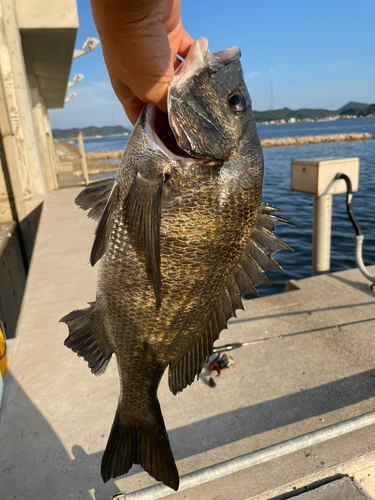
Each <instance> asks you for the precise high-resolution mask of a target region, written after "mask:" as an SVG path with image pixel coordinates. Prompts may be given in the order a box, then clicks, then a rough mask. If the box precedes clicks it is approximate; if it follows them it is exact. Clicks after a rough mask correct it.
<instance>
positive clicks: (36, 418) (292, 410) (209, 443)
mask: <svg viewBox="0 0 375 500" xmlns="http://www.w3.org/2000/svg"><path fill="white" fill-rule="evenodd" d="M6 382H7V383H6V393H5V397H4V401H5V403H6V404H5V408H3V409H2V410H1V412H0V417H1V418H0V448H1V449H2V450H5V453H4V454H2V455H1V456H0V491H1V492H2V494H4V498H18V496H20V497H21V496H22V494H23V493H24V492H25V491H27V497H28V498H31V499H33V498H58V499H59V500H67V499H71V498H74V499H75V500H81V499H82V500H88V499H90V500H94V499H95V500H108V498H111V497H112V496H113V495H114V494H115V493H117V492H118V488H117V487H116V485H115V483H114V482H113V481H110V482H108V483H107V484H103V482H102V480H101V477H100V462H101V458H102V454H103V452H102V451H101V452H98V453H92V454H87V453H86V452H85V451H84V450H83V448H82V447H81V446H79V445H75V446H73V447H72V450H71V452H72V455H73V457H74V458H71V456H70V455H69V453H68V451H67V450H66V449H65V447H64V446H63V444H62V442H61V441H60V439H59V437H58V435H57V434H56V432H55V431H54V430H53V428H52V427H51V425H50V424H49V423H48V421H47V420H46V418H45V417H44V416H43V415H42V414H41V413H40V412H39V410H38V409H37V408H36V406H35V405H34V404H33V403H32V401H30V399H29V398H28V396H27V395H26V394H25V392H24V391H23V389H22V388H21V387H20V386H19V384H18V383H17V381H16V380H15V379H14V378H13V377H12V374H11V373H8V375H7V380H6ZM374 394H375V370H369V371H366V372H362V373H359V374H356V375H353V376H350V377H346V378H343V379H340V380H337V381H334V382H330V383H328V384H324V385H321V386H319V387H314V388H312V389H308V390H304V391H300V392H297V393H294V394H290V395H287V396H283V397H280V398H276V399H273V400H270V401H265V402H262V403H259V404H256V405H252V406H248V407H245V408H239V409H236V410H233V411H229V412H224V413H222V414H220V415H216V416H213V417H209V418H207V419H204V420H201V421H199V422H195V423H193V424H189V425H186V426H184V427H180V428H177V429H172V430H171V431H169V437H170V440H171V445H172V449H173V450H174V454H175V458H176V460H181V459H184V458H187V457H190V456H194V455H197V454H199V453H204V452H205V451H208V450H212V449H215V448H219V447H221V446H223V445H227V444H230V443H235V442H236V441H238V440H241V439H244V438H247V437H250V436H253V435H256V434H261V433H264V432H267V431H270V430H273V429H276V428H280V427H283V426H287V425H290V424H293V423H296V422H299V421H302V420H305V419H308V418H311V417H314V416H320V415H323V414H325V413H327V412H332V411H334V410H337V409H340V408H344V407H346V406H350V405H353V404H356V403H359V402H361V401H363V400H366V399H369V398H372V397H374ZM52 411H57V412H58V409H51V412H52ZM25 415H26V416H27V418H25ZM67 425H68V426H71V425H72V423H71V422H67ZM323 425H324V424H323ZM321 426H322V425H321ZM317 427H319V426H317ZM202 437H203V439H202ZM141 471H142V469H141V468H140V467H139V466H136V467H133V469H132V470H131V471H130V472H129V473H128V476H130V475H134V474H137V473H139V472H141ZM17 495H18V496H17Z"/></svg>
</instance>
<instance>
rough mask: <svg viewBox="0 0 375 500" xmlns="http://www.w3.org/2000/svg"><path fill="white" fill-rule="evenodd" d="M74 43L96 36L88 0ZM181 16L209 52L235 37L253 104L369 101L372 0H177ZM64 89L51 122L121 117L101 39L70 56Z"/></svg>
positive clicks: (374, 96) (372, 98) (374, 72)
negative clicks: (66, 98)
mask: <svg viewBox="0 0 375 500" xmlns="http://www.w3.org/2000/svg"><path fill="white" fill-rule="evenodd" d="M77 6H78V14H79V21H80V28H79V30H78V35H77V40H76V48H80V47H81V46H82V44H83V42H84V41H85V40H86V38H87V37H88V36H94V37H98V34H97V31H96V29H95V25H94V23H93V20H92V17H91V11H90V3H89V0H77ZM181 12H182V21H183V24H184V27H185V29H186V30H187V31H188V32H189V33H190V35H191V36H192V37H193V38H198V37H199V36H205V37H206V38H208V40H209V48H210V50H211V52H215V51H218V50H222V49H224V48H227V47H229V46H231V45H238V46H239V47H240V48H241V51H242V66H243V70H244V74H245V78H246V83H247V86H248V88H249V91H250V95H251V96H252V100H253V108H254V109H255V110H258V111H262V110H266V109H269V108H270V86H271V84H272V85H273V87H274V107H275V109H278V108H283V107H288V108H291V109H298V108H325V109H332V108H333V106H335V108H336V109H338V108H340V107H341V106H343V105H344V104H346V103H347V102H348V101H358V102H364V103H374V102H375V45H374V42H375V35H374V27H373V26H374V19H375V0H356V2H354V1H353V0H340V1H339V0H182V9H181ZM77 73H82V74H84V75H85V78H84V80H83V81H82V82H81V83H80V84H78V85H76V86H75V87H73V88H72V89H69V92H70V91H73V90H74V91H75V92H77V94H78V95H77V97H76V98H75V99H74V100H72V101H70V102H68V103H66V104H65V107H64V109H56V110H49V115H50V119H51V124H52V127H53V128H71V127H86V126H89V125H96V126H103V125H112V124H113V123H115V124H116V125H124V126H129V121H128V119H127V117H126V115H125V113H124V111H123V109H122V107H121V105H120V104H119V103H118V101H117V99H116V96H115V94H114V93H113V91H112V89H111V85H110V81H109V77H108V74H107V71H106V67H105V64H104V60H103V55H102V51H101V46H100V45H99V46H98V47H97V48H96V49H95V50H94V51H93V52H92V53H90V54H87V55H85V56H83V57H79V58H77V59H75V60H73V63H72V69H71V78H72V77H73V76H74V75H75V74H77Z"/></svg>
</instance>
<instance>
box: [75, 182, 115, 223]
mask: <svg viewBox="0 0 375 500" xmlns="http://www.w3.org/2000/svg"><path fill="white" fill-rule="evenodd" d="M114 183H115V179H113V178H109V179H103V180H101V181H95V182H90V184H88V185H87V186H86V187H85V189H84V190H83V191H81V192H80V193H79V195H78V196H77V198H76V199H75V203H76V205H78V206H79V208H82V210H88V209H89V208H90V209H91V210H90V212H89V213H88V214H87V217H89V218H90V219H94V220H99V218H100V216H101V215H102V213H103V210H104V208H105V205H106V203H107V200H108V197H109V195H110V192H111V191H112V188H113V185H114Z"/></svg>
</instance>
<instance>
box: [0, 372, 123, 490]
mask: <svg viewBox="0 0 375 500" xmlns="http://www.w3.org/2000/svg"><path fill="white" fill-rule="evenodd" d="M5 382H6V384H5V392H4V397H3V403H2V408H1V409H0V450H1V453H0V492H1V494H0V497H1V499H4V500H6V499H11V498H28V499H30V500H34V499H40V500H42V499H52V498H55V499H58V500H68V499H69V500H70V499H74V500H94V499H95V500H108V499H110V498H112V496H113V495H114V494H115V493H117V492H118V488H117V487H116V485H115V484H114V483H113V481H111V482H109V483H107V484H104V483H103V482H102V479H101V477H100V461H101V455H102V454H101V453H98V454H94V455H92V456H90V457H89V460H87V455H86V454H85V453H84V452H83V450H82V448H81V447H79V446H74V447H73V454H74V459H72V458H71V457H70V456H69V454H68V453H67V450H66V449H65V447H64V446H63V444H62V442H61V441H60V439H59V437H58V435H57V434H56V433H55V431H54V430H53V428H52V427H51V425H50V424H49V423H48V421H47V420H46V418H45V417H44V416H43V415H42V414H41V413H40V412H39V410H38V409H37V407H36V406H35V405H34V404H33V403H32V401H31V400H30V399H29V398H28V396H27V394H26V393H25V392H24V391H23V389H22V387H21V386H20V385H19V384H18V383H17V381H16V380H15V379H14V377H13V376H12V373H10V372H9V371H8V373H7V376H6V379H5ZM53 411H58V409H56V410H54V409H52V408H51V412H53ZM71 425H72V423H71V422H67V426H71ZM81 450H82V451H81Z"/></svg>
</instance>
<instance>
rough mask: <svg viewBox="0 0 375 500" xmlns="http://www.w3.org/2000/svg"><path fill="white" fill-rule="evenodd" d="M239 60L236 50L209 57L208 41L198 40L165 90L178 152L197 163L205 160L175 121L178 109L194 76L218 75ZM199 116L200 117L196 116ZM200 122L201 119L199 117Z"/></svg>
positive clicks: (230, 49)
mask: <svg viewBox="0 0 375 500" xmlns="http://www.w3.org/2000/svg"><path fill="white" fill-rule="evenodd" d="M240 57H241V51H240V49H239V48H238V47H236V46H234V47H229V48H228V49H225V50H222V51H220V52H216V53H214V54H211V52H210V51H209V50H208V40H207V39H206V38H203V37H201V38H198V39H197V40H196V41H195V42H194V43H193V45H192V46H191V47H190V50H189V52H188V54H187V56H186V58H185V59H184V61H183V62H182V63H181V64H180V66H179V67H178V68H177V69H176V71H175V73H174V77H173V80H172V81H171V83H170V85H169V89H168V99H167V107H168V119H169V126H170V130H171V131H172V132H173V134H174V136H175V140H176V142H177V145H178V147H179V149H182V150H183V151H185V152H186V153H188V155H189V156H191V157H194V158H197V159H200V158H202V157H204V158H206V156H203V155H202V153H201V152H200V151H199V148H197V147H196V146H194V144H193V143H194V142H195V141H194V139H192V138H190V137H189V133H188V132H185V130H184V127H183V124H182V123H181V122H180V121H179V118H178V117H179V115H180V114H181V113H180V112H179V109H178V107H179V106H180V104H181V103H182V101H183V95H184V94H185V92H186V91H187V90H188V89H189V86H190V84H191V82H192V80H193V78H194V76H195V75H198V74H199V73H201V72H203V71H204V72H207V70H208V71H209V72H210V73H211V74H214V73H217V72H218V71H220V70H221V69H222V68H224V67H225V66H227V65H228V64H229V63H231V62H232V61H234V60H235V59H239V58H240ZM198 114H200V113H199V112H198ZM201 118H204V117H203V116H201ZM210 123H211V122H210ZM216 160H217V158H216Z"/></svg>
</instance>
